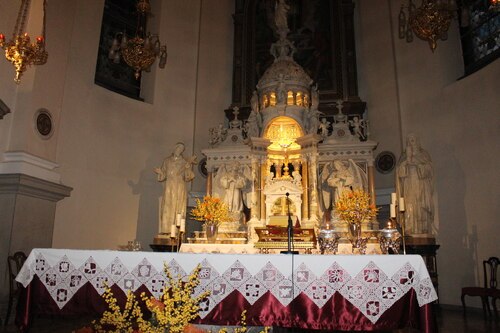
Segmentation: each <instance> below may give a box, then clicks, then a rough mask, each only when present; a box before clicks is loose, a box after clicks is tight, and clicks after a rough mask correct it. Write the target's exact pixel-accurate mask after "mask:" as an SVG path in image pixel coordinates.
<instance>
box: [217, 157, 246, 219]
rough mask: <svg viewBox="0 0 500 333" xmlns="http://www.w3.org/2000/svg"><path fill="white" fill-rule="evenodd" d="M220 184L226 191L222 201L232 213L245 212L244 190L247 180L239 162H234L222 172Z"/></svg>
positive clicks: (222, 169)
mask: <svg viewBox="0 0 500 333" xmlns="http://www.w3.org/2000/svg"><path fill="white" fill-rule="evenodd" d="M220 171H221V172H222V175H220V178H219V182H220V186H221V187H222V188H223V189H224V196H223V198H222V200H223V201H224V202H225V203H226V204H227V205H228V208H229V211H230V212H231V213H237V212H238V213H239V212H242V211H243V197H242V189H243V188H244V187H245V185H246V182H247V179H246V177H245V176H244V174H243V172H242V170H241V168H240V163H239V162H233V163H231V164H229V165H227V166H226V167H223V168H221V170H220Z"/></svg>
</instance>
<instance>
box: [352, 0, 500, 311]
mask: <svg viewBox="0 0 500 333" xmlns="http://www.w3.org/2000/svg"><path fill="white" fill-rule="evenodd" d="M374 2H375V1H370V3H369V4H368V3H367V2H365V1H358V2H357V14H358V15H359V16H358V17H357V22H358V26H357V27H356V28H357V29H358V30H357V35H358V40H357V47H358V64H359V65H358V66H359V68H358V69H359V75H358V77H359V85H360V95H361V97H362V99H363V100H365V101H366V102H367V104H368V112H369V119H370V122H371V124H372V127H371V129H372V134H373V136H372V137H373V139H374V140H375V141H378V142H379V147H378V149H377V151H381V150H385V149H389V150H391V151H393V152H394V153H395V154H396V156H398V157H399V155H400V152H401V150H400V149H401V142H402V140H404V138H405V137H406V136H407V135H408V134H409V133H415V134H416V135H417V136H418V137H419V138H420V139H421V143H422V146H423V147H424V148H425V149H426V150H428V151H429V153H430V154H431V157H432V159H433V163H434V171H435V190H436V204H437V205H436V214H437V215H436V226H437V228H438V237H437V239H438V243H439V244H440V245H441V249H440V250H439V251H438V273H439V281H440V286H439V288H440V289H439V292H440V302H441V303H444V304H456V305H458V304H460V289H461V287H463V286H471V285H479V284H481V283H482V260H483V259H485V258H488V257H490V256H494V255H496V256H498V251H499V250H500V247H499V246H498V239H497V237H496V234H497V232H496V231H497V230H498V226H497V224H496V222H497V217H498V215H499V214H500V211H499V208H498V203H497V201H498V188H500V186H499V177H498V165H499V162H500V159H499V157H498V154H496V153H495V152H498V151H500V149H499V148H500V147H499V140H498V135H499V134H500V133H499V129H500V118H499V117H498V110H499V109H500V99H499V98H498V89H497V87H498V84H499V83H500V62H499V61H498V59H497V60H496V61H495V62H494V63H492V64H490V65H488V66H487V67H485V68H484V69H482V70H481V71H479V72H477V73H475V74H473V75H470V76H468V77H466V78H463V79H461V80H458V79H459V78H460V77H461V76H462V75H463V64H462V58H461V46H460V41H459V37H458V31H457V30H458V27H457V22H456V21H454V22H453V23H452V27H451V28H450V33H449V39H448V41H446V42H441V41H440V42H438V47H437V49H436V50H435V52H434V53H432V52H431V51H430V49H429V46H428V44H427V43H426V42H423V41H421V40H419V39H417V38H416V39H415V40H414V42H413V43H411V44H408V43H406V42H404V41H402V40H399V39H398V37H397V17H398V13H399V9H400V5H401V2H400V1H388V0H377V3H376V4H375V3H374ZM374 7H376V8H377V9H378V10H376V11H374V10H373V8H374ZM389 13H390V15H389ZM391 19H392V27H391V24H390V23H391V22H390V20H391ZM391 29H392V35H393V36H392V37H393V40H391V37H390V35H389V31H391ZM385 31H387V33H384V32H385ZM393 184H394V174H393V173H392V174H390V175H388V176H382V175H380V174H378V175H377V183H376V185H377V188H380V187H390V186H393ZM468 303H471V304H475V305H476V306H479V303H478V302H476V303H474V300H470V301H468Z"/></svg>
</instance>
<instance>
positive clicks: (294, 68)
mask: <svg viewBox="0 0 500 333" xmlns="http://www.w3.org/2000/svg"><path fill="white" fill-rule="evenodd" d="M280 78H282V79H283V80H284V81H285V82H286V83H287V84H288V85H294V86H302V87H304V88H309V87H310V85H311V83H312V79H311V77H310V76H309V75H308V74H307V73H306V72H305V71H304V69H303V68H302V67H301V66H300V65H299V64H297V63H296V62H295V61H293V59H291V58H288V57H287V58H279V59H276V61H275V62H274V63H273V64H272V65H271V66H270V67H269V68H268V69H267V70H266V71H265V72H264V75H262V77H261V78H260V80H259V83H258V84H257V89H258V90H259V91H260V90H268V89H269V88H270V87H272V86H275V85H278V84H279V82H280Z"/></svg>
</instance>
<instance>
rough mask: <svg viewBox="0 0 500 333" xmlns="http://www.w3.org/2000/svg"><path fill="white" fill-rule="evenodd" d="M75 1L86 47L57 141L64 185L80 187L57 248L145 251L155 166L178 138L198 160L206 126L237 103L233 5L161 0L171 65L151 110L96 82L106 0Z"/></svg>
mask: <svg viewBox="0 0 500 333" xmlns="http://www.w3.org/2000/svg"><path fill="white" fill-rule="evenodd" d="M77 3H78V8H77V14H76V16H75V24H74V25H75V26H76V27H79V28H78V29H75V30H74V32H73V39H74V40H81V41H82V43H83V44H85V45H83V47H78V48H74V49H72V52H71V54H70V57H69V65H68V71H67V80H66V85H65V89H64V91H65V94H64V101H63V110H64V113H63V119H62V124H61V133H60V135H61V137H64V140H63V141H62V140H61V141H60V143H59V145H58V160H59V161H60V163H61V174H62V181H63V182H64V183H65V184H71V185H70V186H72V187H74V188H75V190H74V191H73V193H72V196H71V198H69V199H67V200H65V201H64V202H61V203H59V206H58V210H57V215H56V226H55V228H56V230H55V233H54V247H71V248H116V246H117V245H119V244H126V242H127V240H130V239H134V238H137V239H139V240H140V241H141V242H142V244H144V246H145V247H148V246H147V244H149V243H150V242H151V241H152V238H153V236H154V235H155V234H156V232H157V225H158V223H157V219H158V213H157V211H158V199H159V197H160V196H161V191H162V184H161V183H158V182H157V181H156V177H155V174H154V173H153V168H154V167H155V166H159V165H161V162H162V160H163V158H164V157H166V156H168V155H169V154H170V153H171V152H172V150H173V146H174V144H175V143H176V142H178V141H183V142H185V143H186V152H185V154H186V155H191V154H193V152H194V153H197V154H199V149H201V148H202V145H203V141H206V139H205V138H206V136H207V134H205V133H206V132H208V130H207V128H206V126H208V125H209V124H210V123H213V124H215V123H216V122H215V119H216V118H218V117H220V118H221V119H222V117H223V113H222V110H223V109H224V108H225V107H227V106H228V105H229V103H230V91H231V90H230V85H231V65H232V64H231V59H232V54H231V49H232V46H231V45H232V23H231V13H232V11H233V4H232V2H231V1H229V0H228V1H223V2H222V1H221V2H218V6H217V9H214V8H212V7H211V6H208V5H207V1H198V0H188V1H164V2H162V4H161V14H160V15H158V14H157V15H156V16H155V18H161V22H160V30H159V32H160V39H161V40H162V41H163V42H166V43H167V45H168V61H167V66H166V68H165V69H164V70H162V71H160V70H158V69H156V80H155V83H154V94H153V95H154V98H153V102H152V104H148V103H143V102H138V101H135V100H131V99H129V98H126V97H122V96H119V95H117V94H114V93H112V92H109V91H107V90H105V89H103V88H101V87H98V86H96V85H94V84H93V75H94V68H95V61H96V51H95V50H96V47H97V43H98V39H99V26H100V22H101V17H100V15H95V13H100V12H102V1H99V2H90V3H89V2H87V1H78V2H77ZM200 6H201V8H200ZM200 9H201V10H200ZM200 16H201V25H202V26H201V29H200ZM89 35H90V38H89ZM200 37H201V40H200ZM215 115H217V116H215ZM195 116H196V119H197V122H196V125H195ZM221 116H222V117H221ZM195 126H196V127H195ZM198 137H200V138H201V139H198ZM196 142H198V144H199V145H200V147H194V145H195V144H196ZM197 178H201V177H200V175H197ZM201 184H204V181H201ZM203 186H204V185H203ZM195 187H196V186H195ZM198 187H199V190H202V189H203V187H202V186H201V185H198ZM200 187H201V188H200Z"/></svg>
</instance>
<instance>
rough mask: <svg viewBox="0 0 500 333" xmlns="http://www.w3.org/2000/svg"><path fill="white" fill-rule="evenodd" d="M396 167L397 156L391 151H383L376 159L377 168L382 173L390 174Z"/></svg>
mask: <svg viewBox="0 0 500 333" xmlns="http://www.w3.org/2000/svg"><path fill="white" fill-rule="evenodd" d="M395 166H396V156H394V154H393V153H391V152H390V151H383V152H381V153H379V154H378V155H377V158H376V159H375V167H376V168H377V171H378V172H380V173H384V174H385V173H389V172H391V171H392V170H393V169H394V167H395Z"/></svg>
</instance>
